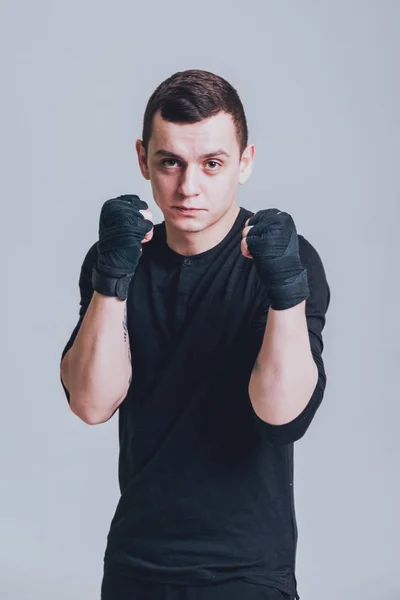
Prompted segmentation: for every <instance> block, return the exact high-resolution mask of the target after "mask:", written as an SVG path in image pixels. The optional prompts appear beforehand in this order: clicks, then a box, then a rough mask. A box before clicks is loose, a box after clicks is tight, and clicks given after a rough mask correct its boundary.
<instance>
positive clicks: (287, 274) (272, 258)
mask: <svg viewBox="0 0 400 600" xmlns="http://www.w3.org/2000/svg"><path fill="white" fill-rule="evenodd" d="M248 225H249V226H250V225H253V227H252V228H251V229H250V230H249V232H248V234H247V239H246V241H247V247H248V249H249V250H250V252H251V255H252V256H253V259H254V263H255V266H256V269H257V272H258V275H259V277H260V279H261V281H262V282H263V283H264V285H265V286H266V288H267V290H268V295H269V296H270V298H271V307H272V308H273V309H274V310H285V309H287V308H291V307H293V306H296V304H299V303H300V302H302V301H303V300H306V299H307V298H308V296H309V294H310V291H309V287H308V277H307V269H304V267H303V266H302V264H301V260H300V255H299V241H298V237H297V231H296V226H295V224H294V221H293V219H292V217H291V216H290V215H289V214H288V213H285V212H281V211H279V210H278V209H276V208H270V209H266V210H260V211H259V212H257V213H256V214H255V215H253V216H252V217H251V218H250V220H249V222H248Z"/></svg>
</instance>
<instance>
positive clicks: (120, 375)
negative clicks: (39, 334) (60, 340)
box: [61, 292, 132, 424]
mask: <svg viewBox="0 0 400 600" xmlns="http://www.w3.org/2000/svg"><path fill="white" fill-rule="evenodd" d="M131 376H132V361H131V356H130V346H129V336H128V332H127V325H126V301H125V302H122V301H121V300H118V299H117V298H114V297H107V296H103V295H101V294H98V293H97V292H94V293H93V297H92V299H91V302H90V304H89V306H88V309H87V311H86V314H85V317H84V319H83V321H82V325H81V327H80V329H79V332H78V334H77V336H76V339H75V341H74V343H73V346H72V348H70V350H69V351H68V352H67V354H66V355H65V357H64V360H63V362H62V365H61V377H62V380H63V382H64V385H65V387H66V388H67V390H68V392H69V395H70V407H71V410H72V411H73V412H74V413H75V414H76V415H77V416H79V417H80V418H81V419H82V420H83V421H85V422H86V423H90V424H95V423H101V422H104V421H106V420H107V419H108V418H109V417H110V416H111V415H112V413H113V412H114V411H115V410H116V408H117V407H118V405H119V404H120V403H121V402H122V400H123V399H124V398H125V396H126V393H127V391H128V388H129V384H130V380H131Z"/></svg>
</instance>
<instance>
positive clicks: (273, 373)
mask: <svg viewBox="0 0 400 600" xmlns="http://www.w3.org/2000/svg"><path fill="white" fill-rule="evenodd" d="M305 304H306V302H305V301H303V302H301V303H300V304H298V305H296V306H294V307H292V308H289V309H287V310H282V311H276V310H273V309H270V311H269V316H268V320H267V326H266V328H265V333H264V339H263V343H262V346H261V350H260V352H259V355H258V357H257V360H256V363H255V366H254V369H253V372H252V374H251V377H250V383H249V396H250V399H251V403H252V405H253V408H254V411H255V413H256V414H257V415H258V416H259V417H260V419H262V420H263V421H266V422H267V423H271V424H272V425H283V424H285V423H288V422H290V421H292V420H293V419H295V418H296V417H297V416H298V415H299V414H300V413H301V412H302V411H303V410H304V408H305V407H306V405H307V404H308V402H309V400H310V398H311V396H312V393H313V391H314V390H315V387H316V385H317V381H318V368H317V365H316V363H315V362H314V359H313V356H312V353H311V346H310V339H309V335H308V330H307V320H306V314H305Z"/></svg>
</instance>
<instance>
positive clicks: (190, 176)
mask: <svg viewBox="0 0 400 600" xmlns="http://www.w3.org/2000/svg"><path fill="white" fill-rule="evenodd" d="M178 192H179V194H180V195H181V196H198V195H199V193H200V189H199V174H198V172H197V167H196V165H188V166H187V167H186V168H185V169H183V171H182V174H181V177H180V181H179V188H178Z"/></svg>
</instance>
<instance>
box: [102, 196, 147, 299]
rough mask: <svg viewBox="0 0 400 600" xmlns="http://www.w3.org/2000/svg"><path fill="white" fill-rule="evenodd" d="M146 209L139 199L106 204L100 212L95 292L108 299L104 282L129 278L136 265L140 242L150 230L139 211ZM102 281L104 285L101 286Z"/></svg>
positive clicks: (134, 198) (112, 201)
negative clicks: (111, 279) (109, 279)
mask: <svg viewBox="0 0 400 600" xmlns="http://www.w3.org/2000/svg"><path fill="white" fill-rule="evenodd" d="M147 208H148V205H147V204H146V202H144V201H143V200H140V198H139V196H135V195H125V196H119V197H118V198H113V199H111V200H107V201H106V202H105V203H104V204H103V207H102V209H101V213H100V223H99V241H98V244H97V252H98V257H97V265H96V271H97V273H96V278H95V281H96V283H95V290H96V291H97V292H99V293H100V294H101V293H103V294H105V295H109V292H108V290H109V284H108V283H107V282H106V279H107V278H122V277H125V278H127V277H128V278H132V277H133V275H134V273H135V270H136V267H137V265H138V262H139V259H140V255H141V250H142V240H143V238H144V237H145V235H146V233H149V232H150V231H151V229H152V228H153V223H152V222H151V221H149V220H147V219H145V218H144V216H143V215H142V214H141V213H140V212H139V210H146V209H147ZM103 281H104V285H102V282H103Z"/></svg>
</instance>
